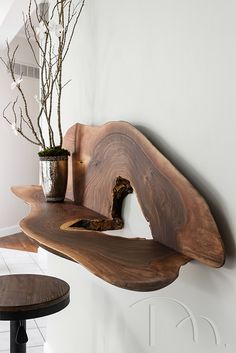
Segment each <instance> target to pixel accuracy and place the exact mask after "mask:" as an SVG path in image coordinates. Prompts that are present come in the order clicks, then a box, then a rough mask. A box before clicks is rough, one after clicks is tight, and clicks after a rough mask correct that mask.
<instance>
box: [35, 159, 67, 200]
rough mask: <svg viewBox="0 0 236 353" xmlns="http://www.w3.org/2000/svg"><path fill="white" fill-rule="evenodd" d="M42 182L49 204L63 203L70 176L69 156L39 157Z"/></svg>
mask: <svg viewBox="0 0 236 353" xmlns="http://www.w3.org/2000/svg"><path fill="white" fill-rule="evenodd" d="M39 159H40V169H41V182H42V187H43V192H44V195H45V198H46V201H47V202H63V201H64V198H65V193H66V186H67V176H68V156H55V157H39Z"/></svg>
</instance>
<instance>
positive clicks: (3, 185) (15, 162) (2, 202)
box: [0, 37, 39, 235]
mask: <svg viewBox="0 0 236 353" xmlns="http://www.w3.org/2000/svg"><path fill="white" fill-rule="evenodd" d="M17 44H19V50H18V55H17V62H21V63H24V64H31V65H34V61H33V58H32V55H31V52H30V51H29V49H28V46H27V44H26V42H25V40H24V39H23V38H21V37H16V38H15V39H14V41H13V42H12V44H11V45H12V47H14V48H15V46H16V45H17ZM1 55H2V56H4V55H5V52H3V53H1ZM0 77H1V80H0V92H1V93H0V112H1V115H2V111H3V109H4V108H5V107H6V105H7V104H8V103H9V102H10V101H12V100H13V99H14V97H15V95H16V90H14V91H12V90H11V83H12V79H11V78H10V75H9V74H8V72H7V71H6V68H5V67H4V66H3V64H2V63H0ZM22 87H23V88H24V90H25V93H26V96H27V97H28V102H29V106H30V112H31V114H32V116H35V115H36V114H37V111H38V104H37V103H36V101H35V99H34V98H33V96H34V95H35V94H38V91H39V81H38V80H36V79H32V78H27V77H25V78H24V81H23V82H22ZM0 151H1V158H0V210H1V212H0V235H8V234H12V233H14V232H15V231H16V230H17V228H16V225H17V224H18V222H19V220H20V219H21V218H23V217H24V216H25V214H26V213H27V210H28V207H27V206H26V205H24V204H23V203H22V201H21V200H19V199H18V198H17V197H16V196H14V195H13V194H12V192H11V191H10V187H11V186H12V185H27V184H38V158H37V151H38V148H37V146H34V145H31V144H29V143H28V142H27V141H25V140H24V139H23V138H22V137H21V136H17V137H16V136H15V135H14V134H13V131H12V129H11V126H10V125H8V124H7V122H6V121H5V120H4V119H3V118H1V119H0Z"/></svg>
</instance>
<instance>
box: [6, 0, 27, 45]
mask: <svg viewBox="0 0 236 353" xmlns="http://www.w3.org/2000/svg"><path fill="white" fill-rule="evenodd" d="M28 6H29V0H1V3H0V49H4V47H5V43H6V40H8V41H9V42H10V41H11V40H12V39H13V38H14V37H15V35H16V34H17V33H18V31H19V30H20V28H21V27H22V25H23V15H22V13H23V12H24V13H27V12H28Z"/></svg>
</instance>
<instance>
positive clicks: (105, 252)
mask: <svg viewBox="0 0 236 353" xmlns="http://www.w3.org/2000/svg"><path fill="white" fill-rule="evenodd" d="M12 190H13V192H14V193H15V194H16V195H17V196H18V197H20V198H21V199H23V200H25V201H26V202H27V203H29V204H30V205H31V207H32V209H31V213H30V215H29V216H28V217H26V218H25V219H23V220H22V221H21V223H20V226H21V228H22V229H23V230H24V232H25V233H26V234H27V235H28V236H29V237H30V238H32V239H33V240H34V241H36V242H37V243H38V244H39V245H40V246H42V247H43V248H45V249H48V250H49V251H51V252H53V253H55V254H57V255H60V256H63V257H65V258H68V259H70V260H73V261H75V262H78V263H80V264H81V265H83V266H84V267H86V268H87V269H88V270H89V271H91V272H92V273H94V274H95V275H96V276H98V277H100V278H102V279H104V280H105V281H107V282H109V283H111V284H114V285H116V286H118V287H122V288H126V289H131V290H137V291H150V290H155V289H160V288H163V287H165V286H167V285H168V284H170V283H171V282H173V281H174V280H175V279H176V277H177V276H178V273H179V268H180V266H181V265H183V264H185V263H187V262H188V261H189V260H190V259H189V258H188V257H186V256H184V255H181V254H179V253H177V252H176V251H174V250H171V249H169V248H168V247H166V246H164V245H162V244H160V243H158V242H157V241H155V240H146V239H141V238H133V239H128V238H124V237H118V236H112V235H108V234H104V233H101V232H92V231H87V230H79V231H76V232H75V231H73V230H71V231H68V230H64V229H62V228H61V225H63V224H64V223H66V222H68V221H69V220H71V219H73V218H75V219H77V218H85V217H86V218H95V217H98V216H99V215H98V214H97V213H96V212H94V211H92V210H90V209H87V208H85V207H82V206H77V205H76V204H75V203H73V202H71V201H65V202H64V203H46V202H45V200H44V196H43V192H42V189H41V187H40V186H37V185H36V186H28V187H27V186H25V187H21V186H20V187H13V188H12Z"/></svg>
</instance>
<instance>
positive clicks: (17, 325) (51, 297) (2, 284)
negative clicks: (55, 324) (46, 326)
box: [0, 274, 70, 353]
mask: <svg viewBox="0 0 236 353" xmlns="http://www.w3.org/2000/svg"><path fill="white" fill-rule="evenodd" d="M69 302H70V287H69V285H68V284H67V283H66V282H65V281H63V280H61V279H59V278H55V277H50V276H43V275H35V274H20V275H6V276H0V320H10V322H11V324H10V352H11V353H26V343H27V341H28V337H27V333H26V320H27V319H34V318H37V317H42V316H47V315H50V314H54V313H56V312H58V311H60V310H62V309H64V308H65V307H66V306H67V305H68V304H69Z"/></svg>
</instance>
